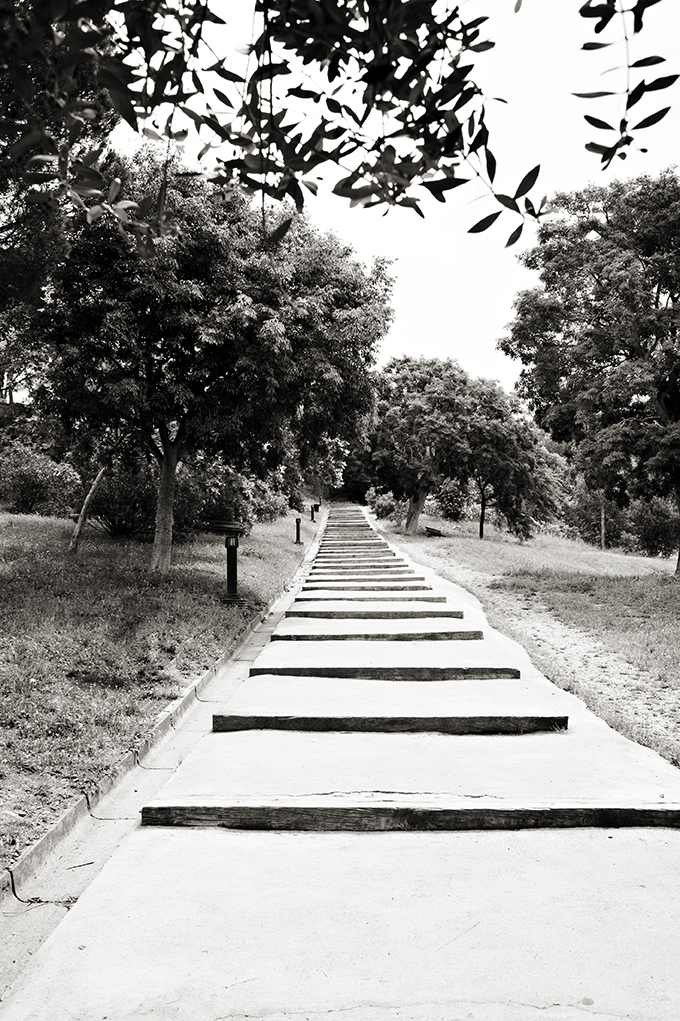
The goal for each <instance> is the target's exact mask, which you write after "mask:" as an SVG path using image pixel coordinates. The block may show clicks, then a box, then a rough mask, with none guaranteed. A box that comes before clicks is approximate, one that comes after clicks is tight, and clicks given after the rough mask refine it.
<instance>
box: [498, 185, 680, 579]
mask: <svg viewBox="0 0 680 1021" xmlns="http://www.w3.org/2000/svg"><path fill="white" fill-rule="evenodd" d="M553 209H554V216H553V217H552V218H551V219H550V221H549V222H546V223H544V224H543V225H542V226H541V229H540V232H539V238H538V245H537V246H536V247H535V248H534V249H533V250H532V251H530V252H528V253H527V254H526V255H525V256H524V257H523V261H524V263H525V265H527V266H528V267H529V268H532V269H537V270H539V271H540V274H541V282H542V286H541V287H540V288H537V289H534V290H531V291H525V292H522V293H521V294H520V295H519V296H518V298H517V301H516V303H515V308H516V312H517V314H516V317H515V319H514V321H513V322H512V323H511V324H510V334H509V336H508V337H507V338H505V339H504V340H502V341H501V342H500V347H501V350H503V351H504V352H505V353H506V354H509V355H510V356H511V357H513V358H517V359H519V360H520V361H521V362H522V363H523V365H524V369H523V371H522V373H521V376H520V381H519V384H518V390H519V393H520V395H521V396H523V397H525V398H526V399H527V400H528V401H529V403H530V405H531V406H532V407H533V408H534V410H535V411H536V415H537V418H538V421H539V423H540V424H541V425H542V426H544V427H545V428H546V429H548V430H550V431H551V433H552V434H553V436H554V437H555V438H556V439H558V440H573V441H575V442H576V443H577V444H578V453H579V459H580V462H581V464H582V466H583V468H584V472H585V476H586V479H587V481H588V484H589V485H590V486H591V488H593V489H598V488H603V489H604V490H605V492H606V494H607V495H608V496H609V497H616V498H617V499H618V500H619V502H621V503H625V502H626V500H627V498H628V497H629V496H640V497H646V498H648V499H649V498H651V497H653V496H665V495H668V494H671V495H673V496H674V497H675V499H676V501H677V503H678V507H679V508H680V337H679V333H678V326H679V315H680V181H678V178H677V176H676V174H675V173H674V172H671V171H668V172H666V173H664V174H662V175H661V176H660V177H658V178H655V179H651V178H648V177H641V178H638V179H637V180H634V181H630V182H626V183H622V182H616V183H614V184H612V185H610V186H609V187H607V188H589V189H586V190H585V191H582V192H577V193H574V194H569V195H559V196H557V198H556V199H555V201H554V203H553ZM679 542H680V537H679ZM679 566H680V563H679Z"/></svg>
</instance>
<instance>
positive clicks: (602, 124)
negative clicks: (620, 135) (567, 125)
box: [584, 114, 616, 131]
mask: <svg viewBox="0 0 680 1021" xmlns="http://www.w3.org/2000/svg"><path fill="white" fill-rule="evenodd" d="M584 120H587V121H588V123H589V124H592V125H593V127H594V128H601V129H602V130H603V131H615V130H616V129H615V128H614V127H612V125H611V124H607V122H606V121H601V120H600V119H599V117H590V116H589V115H588V114H585V115H584Z"/></svg>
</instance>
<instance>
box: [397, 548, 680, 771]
mask: <svg viewBox="0 0 680 1021" xmlns="http://www.w3.org/2000/svg"><path fill="white" fill-rule="evenodd" d="M390 541H392V542H395V543H396V544H398V545H400V546H402V548H403V549H404V550H405V551H406V552H407V553H408V554H409V555H410V556H411V558H412V559H413V560H415V561H416V562H417V563H420V564H423V565H424V566H425V567H430V568H432V569H433V570H435V571H436V572H437V574H439V575H440V576H441V577H443V578H446V579H447V580H448V581H452V582H454V583H455V584H457V585H461V586H462V587H463V588H465V589H467V590H468V591H469V592H472V593H473V594H474V595H475V596H477V598H478V599H479V600H480V602H481V603H482V605H483V607H484V611H485V613H486V615H487V617H488V620H489V623H490V624H491V626H492V627H495V628H496V629H497V630H498V631H501V632H502V633H503V634H505V635H508V636H509V637H510V638H513V639H514V640H515V641H517V642H519V644H520V645H522V646H523V647H524V648H525V649H526V650H527V652H528V653H529V655H530V656H531V659H532V660H533V662H534V663H535V665H536V667H537V668H538V669H539V670H540V671H541V673H543V674H544V675H545V676H546V677H548V678H549V680H551V681H553V683H555V684H557V685H558V686H559V687H561V688H564V689H565V690H567V691H571V692H573V693H574V694H575V695H577V696H578V697H579V698H581V699H582V700H583V701H584V702H585V703H586V705H587V706H588V707H589V708H590V709H591V710H592V711H593V712H595V713H596V714H597V715H598V716H600V717H601V718H602V719H604V720H605V721H606V722H607V723H608V724H609V725H610V726H611V727H613V728H614V729H615V730H617V731H619V733H622V734H624V735H625V736H626V737H628V738H630V739H631V740H633V741H637V742H638V743H639V744H643V745H646V746H647V747H650V748H653V749H654V750H655V751H656V752H658V753H659V754H660V755H663V756H664V758H666V759H668V760H669V762H672V763H673V765H675V766H679V765H680V687H678V686H677V684H672V683H667V684H660V683H659V680H658V678H657V677H654V676H653V675H652V674H650V673H647V672H646V671H644V670H641V669H640V668H639V667H637V666H635V665H633V664H632V663H630V662H629V661H628V660H627V659H625V658H624V657H623V656H621V655H618V654H617V653H616V652H614V651H612V650H611V649H610V648H607V646H606V645H605V644H604V643H603V642H601V641H600V640H599V639H598V637H597V635H596V634H593V633H590V632H587V631H583V630H580V629H578V628H575V627H571V626H568V625H566V624H564V623H562V622H561V621H559V620H557V619H556V618H555V617H554V616H553V615H552V614H551V613H550V612H549V611H548V609H547V608H546V607H545V605H543V604H542V602H541V600H540V597H536V596H532V595H530V594H526V593H520V594H518V593H514V592H508V591H505V590H503V589H499V588H496V587H494V585H495V583H497V582H498V577H499V576H497V575H494V574H490V573H487V572H482V571H475V570H472V569H471V568H470V567H467V566H465V565H463V564H461V563H459V562H457V561H456V560H455V558H454V557H453V556H452V555H451V554H450V553H449V552H448V551H442V550H439V551H437V552H436V555H435V554H434V553H432V554H430V553H428V552H427V551H426V550H424V549H423V548H422V544H421V543H420V542H419V541H418V540H417V539H416V540H411V539H408V538H406V537H403V536H398V537H397V536H390Z"/></svg>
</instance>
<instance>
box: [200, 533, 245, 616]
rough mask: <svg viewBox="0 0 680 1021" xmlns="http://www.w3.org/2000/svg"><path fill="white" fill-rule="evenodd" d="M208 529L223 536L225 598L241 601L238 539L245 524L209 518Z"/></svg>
mask: <svg viewBox="0 0 680 1021" xmlns="http://www.w3.org/2000/svg"><path fill="white" fill-rule="evenodd" d="M208 529H209V530H210V531H211V532H219V533H220V535H223V536H224V545H225V546H226V549H227V599H228V600H229V601H231V602H241V599H240V597H239V594H238V564H237V555H238V541H239V538H240V536H242V535H245V533H246V526H245V525H244V524H242V523H241V522H240V521H224V520H222V519H219V520H215V519H213V520H210V521H208Z"/></svg>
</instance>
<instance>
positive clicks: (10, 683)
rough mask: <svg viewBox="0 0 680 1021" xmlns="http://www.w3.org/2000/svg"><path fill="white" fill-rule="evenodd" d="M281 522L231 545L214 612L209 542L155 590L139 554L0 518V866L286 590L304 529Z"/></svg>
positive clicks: (307, 532) (214, 556)
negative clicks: (75, 542) (231, 581)
mask: <svg viewBox="0 0 680 1021" xmlns="http://www.w3.org/2000/svg"><path fill="white" fill-rule="evenodd" d="M294 518H295V513H294V512H291V514H290V515H289V516H288V517H287V518H281V519H279V520H278V521H275V522H273V523H271V524H260V525H255V527H254V528H253V531H252V533H251V535H250V536H249V537H248V538H247V539H243V540H241V547H240V550H239V593H240V594H241V595H242V596H244V597H245V598H247V599H248V605H246V606H244V607H240V606H234V605H230V604H228V603H227V602H226V601H225V599H224V596H225V592H226V555H225V550H224V541H223V539H222V538H221V537H220V536H217V535H215V536H213V535H210V536H204V537H201V539H200V540H199V541H196V542H193V543H190V544H187V545H182V546H178V547H176V550H175V553H174V565H173V567H172V569H171V571H170V573H169V574H168V575H167V576H166V577H165V578H158V577H157V576H154V575H151V574H149V573H148V571H147V563H148V559H149V553H150V548H149V547H148V546H145V545H139V544H137V543H127V542H121V541H114V540H111V539H109V538H108V537H106V536H103V535H102V534H101V533H98V532H95V531H94V530H93V531H91V532H89V533H88V535H87V538H86V540H85V541H84V542H83V543H82V545H81V549H80V551H79V553H78V555H77V556H75V557H74V556H73V555H71V554H69V553H68V550H67V546H68V540H69V538H70V534H71V530H72V527H73V526H72V525H71V524H70V523H69V522H65V521H61V520H58V519H51V518H40V517H33V516H21V515H9V514H0V789H1V790H2V795H1V796H0V851H1V852H2V858H3V860H4V861H5V863H8V861H9V860H11V859H13V858H14V857H16V855H17V854H18V853H19V852H20V850H22V849H23V847H25V846H26V844H27V843H30V842H32V840H34V839H35V838H36V836H39V835H40V833H41V832H42V831H43V830H44V829H45V828H46V827H47V826H48V825H49V824H50V823H51V822H52V821H53V820H54V818H55V817H56V816H58V815H59V814H60V813H61V812H62V811H63V810H64V808H66V807H67V806H68V804H70V803H72V802H73V801H74V800H75V799H76V798H77V797H78V796H79V795H80V794H81V793H82V792H83V791H85V790H87V789H91V788H92V786H93V785H94V784H95V783H96V782H97V781H98V780H99V779H100V778H101V777H103V776H105V775H107V774H109V773H111V772H112V771H113V770H114V769H115V766H116V763H117V762H118V761H119V760H120V759H121V757H122V756H123V755H124V754H125V752H126V751H127V750H129V749H131V748H134V747H136V746H137V745H138V744H139V743H140V742H141V740H142V738H143V737H144V735H145V734H146V733H147V732H148V730H149V728H150V727H151V726H152V724H153V722H154V720H155V719H156V717H157V716H158V713H159V712H160V711H162V710H163V709H164V707H165V706H166V705H167V704H168V702H170V701H172V699H174V698H175V697H176V696H177V695H178V694H179V693H180V692H181V690H182V689H183V688H184V687H186V685H187V683H188V682H189V681H190V679H194V678H197V677H198V676H200V675H201V674H202V673H203V672H204V670H205V669H206V668H207V667H209V666H210V665H211V664H212V663H213V662H214V661H215V660H216V659H218V658H219V656H220V655H221V654H222V653H223V652H224V651H225V650H227V649H228V648H229V647H231V646H232V645H233V644H234V643H235V642H236V640H237V639H238V636H239V635H240V634H241V633H242V631H243V629H244V627H245V625H246V623H247V621H248V620H250V619H251V618H252V616H253V615H254V613H255V612H256V610H257V609H259V608H261V607H263V606H264V605H266V603H267V602H268V601H269V600H270V599H271V598H272V597H273V596H274V595H275V594H276V593H277V592H278V591H280V590H281V589H282V588H283V586H284V584H285V583H286V581H287V580H288V579H290V578H291V577H292V575H293V574H294V572H295V569H296V568H297V566H298V564H299V562H300V560H301V558H302V556H303V553H304V550H305V548H306V546H307V545H308V543H309V540H310V539H311V537H312V535H313V534H314V531H313V530H314V529H315V527H316V526H312V525H311V523H310V522H309V521H308V520H306V519H304V518H303V526H302V538H303V541H304V545H302V546H296V545H295V544H294V538H295V521H294Z"/></svg>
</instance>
